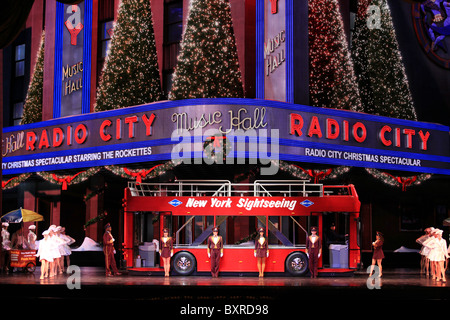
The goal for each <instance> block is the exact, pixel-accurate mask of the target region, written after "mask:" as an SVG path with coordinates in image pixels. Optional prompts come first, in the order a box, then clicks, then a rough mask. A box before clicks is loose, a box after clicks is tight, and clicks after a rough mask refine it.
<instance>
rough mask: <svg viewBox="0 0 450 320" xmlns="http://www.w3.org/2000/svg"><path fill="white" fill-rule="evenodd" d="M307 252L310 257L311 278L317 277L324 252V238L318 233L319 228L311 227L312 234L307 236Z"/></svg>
mask: <svg viewBox="0 0 450 320" xmlns="http://www.w3.org/2000/svg"><path fill="white" fill-rule="evenodd" d="M306 254H307V255H308V257H309V271H310V272H311V278H317V269H318V266H319V258H320V255H321V254H322V239H321V238H320V237H319V236H318V235H317V228H316V227H312V228H311V235H310V236H309V237H308V238H306Z"/></svg>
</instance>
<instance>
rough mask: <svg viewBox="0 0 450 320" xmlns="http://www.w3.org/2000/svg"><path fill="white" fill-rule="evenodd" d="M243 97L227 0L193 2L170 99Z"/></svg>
mask: <svg viewBox="0 0 450 320" xmlns="http://www.w3.org/2000/svg"><path fill="white" fill-rule="evenodd" d="M243 96H244V92H243V86H242V79H241V71H240V69H239V60H238V55H237V49H236V43H235V38H234V31H233V24H232V19H231V9H230V3H229V1H228V0H208V1H204V0H192V1H191V2H190V7H189V16H188V19H187V24H186V29H185V31H184V34H183V39H182V42H181V49H180V53H179V55H178V61H177V66H176V69H175V72H174V75H173V83H172V89H171V92H170V94H169V99H171V100H179V99H193V98H218V97H222V98H224V97H230V98H231V97H234V98H241V97H243Z"/></svg>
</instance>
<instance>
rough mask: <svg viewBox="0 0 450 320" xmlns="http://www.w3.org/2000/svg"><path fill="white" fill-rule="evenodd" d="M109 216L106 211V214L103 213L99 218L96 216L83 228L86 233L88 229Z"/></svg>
mask: <svg viewBox="0 0 450 320" xmlns="http://www.w3.org/2000/svg"><path fill="white" fill-rule="evenodd" d="M107 215H108V213H107V212H106V211H105V212H104V213H101V214H99V215H98V216H96V217H95V218H92V219H91V220H89V221H87V222H86V223H85V224H84V226H83V229H84V231H86V229H87V227H89V226H90V225H91V224H94V223H97V222H99V221H102V220H103V219H105V218H106V216H107Z"/></svg>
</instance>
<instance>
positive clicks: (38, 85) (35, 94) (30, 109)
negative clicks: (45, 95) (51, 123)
mask: <svg viewBox="0 0 450 320" xmlns="http://www.w3.org/2000/svg"><path fill="white" fill-rule="evenodd" d="M44 42H45V31H42V36H41V44H40V46H39V51H38V54H37V59H36V64H35V66H34V71H33V75H32V77H31V81H30V85H29V87H28V92H27V97H26V99H25V104H24V107H23V116H22V121H21V122H20V124H27V123H34V122H39V121H42V92H43V84H44Z"/></svg>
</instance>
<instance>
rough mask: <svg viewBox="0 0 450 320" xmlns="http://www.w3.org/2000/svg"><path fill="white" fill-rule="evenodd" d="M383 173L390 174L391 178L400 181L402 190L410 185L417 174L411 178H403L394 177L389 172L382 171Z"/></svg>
mask: <svg viewBox="0 0 450 320" xmlns="http://www.w3.org/2000/svg"><path fill="white" fill-rule="evenodd" d="M383 173H384V174H386V175H388V176H390V177H391V178H392V179H394V180H395V181H397V182H398V183H400V185H401V186H402V191H406V187H407V186H410V185H412V184H413V183H414V182H415V181H416V180H417V176H413V177H412V178H403V177H395V176H393V175H392V174H389V173H387V172H383Z"/></svg>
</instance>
